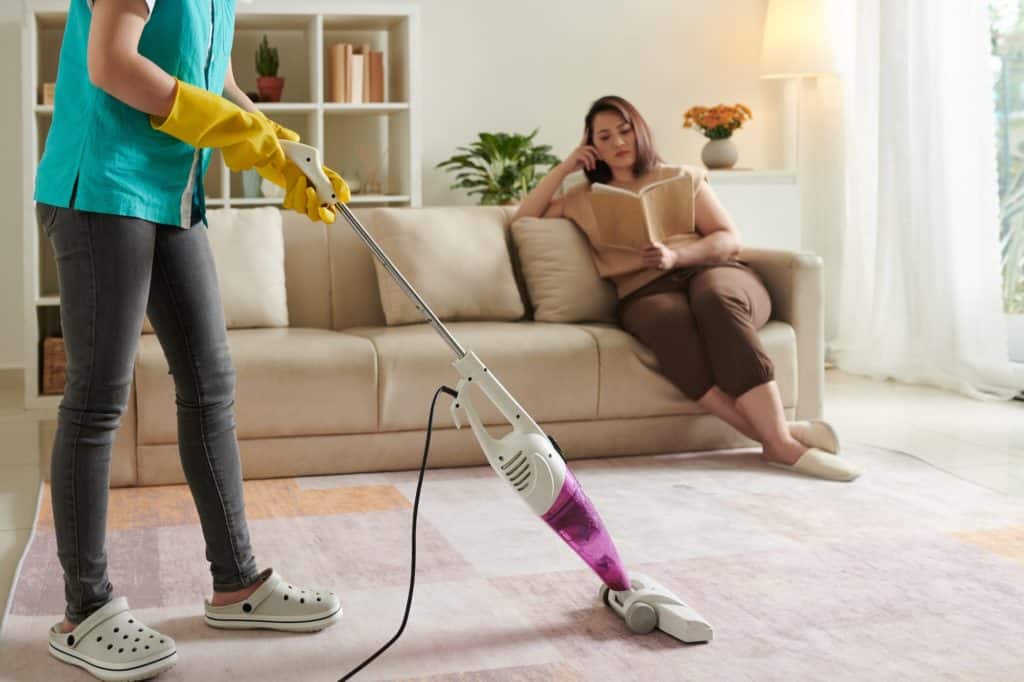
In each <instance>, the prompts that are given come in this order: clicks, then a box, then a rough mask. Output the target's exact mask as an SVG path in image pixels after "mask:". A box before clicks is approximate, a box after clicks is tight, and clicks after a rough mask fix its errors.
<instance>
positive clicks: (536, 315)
mask: <svg viewBox="0 0 1024 682" xmlns="http://www.w3.org/2000/svg"><path fill="white" fill-rule="evenodd" d="M512 240H513V242H514V243H515V249H516V254H517V255H518V260H519V266H520V268H521V269H522V272H523V278H524V280H525V281H526V289H527V291H528V293H529V299H530V303H531V305H532V306H533V319H535V320H537V321H539V322H566V323H568V322H615V304H616V302H617V300H618V298H617V296H616V293H615V285H614V284H612V283H611V282H610V281H609V280H606V279H603V278H602V277H601V276H600V275H598V274H597V268H596V267H595V265H594V259H593V256H592V255H591V249H590V243H589V242H588V241H587V237H586V235H584V234H583V232H582V231H581V230H580V229H579V228H578V227H576V225H575V224H574V223H573V222H572V221H569V220H566V219H564V218H521V219H519V220H517V221H516V222H515V223H514V224H513V225H512Z"/></svg>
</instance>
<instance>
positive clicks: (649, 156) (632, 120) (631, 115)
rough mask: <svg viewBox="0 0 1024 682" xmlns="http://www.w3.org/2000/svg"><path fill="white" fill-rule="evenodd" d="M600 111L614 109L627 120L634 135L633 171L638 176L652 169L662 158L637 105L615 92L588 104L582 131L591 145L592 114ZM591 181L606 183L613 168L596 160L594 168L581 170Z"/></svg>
mask: <svg viewBox="0 0 1024 682" xmlns="http://www.w3.org/2000/svg"><path fill="white" fill-rule="evenodd" d="M602 111H614V112H615V113H617V114H619V115H620V116H622V118H624V119H625V120H626V123H628V124H629V125H630V126H631V127H632V128H633V132H634V133H635V134H636V161H634V162H633V173H634V174H635V175H637V176H638V177H639V176H641V175H643V174H644V173H647V172H648V171H650V170H651V169H652V168H654V167H655V166H656V165H657V164H658V162H660V161H661V157H660V156H658V152H657V151H655V149H654V138H653V137H652V136H651V129H650V128H649V127H648V126H647V121H645V120H644V117H643V116H641V115H640V112H639V111H637V109H636V107H634V106H633V105H632V104H630V103H629V102H627V101H626V100H624V99H622V98H621V97H618V96H616V95H605V96H604V97H602V98H600V99H599V100H597V101H596V102H594V103H593V104H591V105H590V111H588V112H587V116H586V118H585V119H584V122H583V125H584V131H585V132H586V136H587V144H589V145H592V144H594V117H595V116H597V115H598V114H599V113H601V112H602ZM584 172H585V174H586V176H587V180H589V181H590V182H592V183H593V182H608V181H609V180H611V179H612V169H611V168H609V167H608V164H606V163H605V162H604V161H598V162H597V165H596V166H595V167H594V169H593V170H588V171H584Z"/></svg>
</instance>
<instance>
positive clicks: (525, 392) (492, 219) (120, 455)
mask: <svg viewBox="0 0 1024 682" xmlns="http://www.w3.org/2000/svg"><path fill="white" fill-rule="evenodd" d="M403 210H407V211H427V210H430V211H432V213H431V214H430V215H431V219H432V220H434V221H436V220H438V219H439V217H440V218H441V219H444V218H445V216H446V215H447V216H458V217H459V218H460V223H462V224H467V223H468V224H473V223H477V224H493V223H498V224H500V225H501V226H502V229H505V230H506V234H507V230H508V226H507V223H508V221H509V218H510V211H509V210H508V209H503V208H482V207H458V208H448V209H403ZM446 211H449V212H450V213H447V214H446V213H445V212H446ZM356 214H357V215H358V216H359V218H360V219H361V220H362V221H363V222H364V224H365V225H366V226H367V228H368V229H370V231H371V232H372V231H373V229H374V225H375V220H377V218H378V209H364V210H358V211H356ZM467 217H469V218H471V219H472V220H469V221H467V220H466V219H467ZM283 231H284V245H285V246H284V252H285V278H286V284H287V307H288V317H289V325H290V326H289V327H286V328H271V329H231V330H230V331H229V333H228V338H229V343H230V346H231V353H232V358H233V360H234V364H235V368H236V371H237V377H238V378H237V400H236V412H237V425H238V439H239V442H240V447H241V456H242V464H243V471H244V476H245V477H246V478H269V477H282V476H299V475H320V474H338V473H349V472H365V471H383V470H397V469H415V468H418V466H419V461H420V458H421V456H422V449H423V440H424V435H425V433H426V421H427V413H428V408H429V403H430V399H431V397H432V395H433V392H434V390H435V389H436V387H437V386H438V385H440V384H447V385H450V386H454V385H455V383H456V381H457V375H456V373H455V370H454V369H453V368H452V367H451V366H450V365H451V362H452V360H453V359H454V357H453V355H452V353H451V351H450V349H449V348H448V346H447V345H446V344H445V343H444V342H443V341H442V340H441V339H440V338H439V337H438V336H437V334H436V333H435V331H434V330H433V329H432V328H431V327H430V326H429V325H427V324H425V323H421V324H413V325H404V326H391V327H389V326H387V325H386V324H385V317H384V313H383V310H382V306H381V299H380V289H379V286H378V278H377V274H376V272H375V267H374V263H373V257H372V255H371V254H370V252H369V250H368V249H367V248H366V246H365V245H364V244H363V243H362V242H361V241H360V240H359V238H358V237H357V235H356V234H355V233H354V232H353V231H352V230H351V228H349V227H348V226H347V225H346V224H344V223H338V224H337V225H335V226H333V227H325V226H324V225H322V224H319V223H317V224H313V223H310V222H309V221H307V220H306V219H305V218H303V217H300V216H298V215H296V214H291V213H288V214H286V215H285V216H284V225H283ZM508 243H509V245H510V248H511V244H512V241H511V239H509V240H508ZM512 257H513V262H515V253H513V254H512ZM744 258H745V259H746V260H747V261H748V262H750V263H751V264H752V265H753V267H754V268H755V269H756V270H757V271H758V272H759V273H760V274H761V276H762V277H763V278H764V280H765V282H766V283H767V285H768V288H769V290H770V292H771V296H772V301H773V306H774V312H773V319H772V320H771V321H770V322H769V323H768V324H767V326H765V327H764V328H763V329H762V330H761V332H760V334H761V338H762V339H763V341H764V344H765V346H766V348H767V350H768V352H769V354H770V356H771V357H772V359H773V361H774V362H775V365H776V372H777V380H778V383H779V387H780V389H781V393H782V398H783V401H784V404H785V406H786V409H787V412H788V413H789V414H790V416H796V417H798V418H810V417H817V416H819V415H821V412H822V392H823V382H824V363H823V358H824V350H823V331H824V329H823V311H822V306H823V303H822V301H823V298H822V287H823V283H822V265H821V261H820V259H818V258H817V257H815V256H812V255H808V254H801V253H787V252H780V251H760V250H749V251H746V252H745V253H744ZM450 266H451V267H452V268H458V263H451V264H450ZM516 273H517V278H518V279H519V283H520V285H522V281H521V279H522V278H521V271H520V268H519V264H518V263H517V264H516ZM436 276H437V277H444V276H446V275H445V272H444V271H438V272H437V273H436ZM414 284H415V282H414ZM522 291H523V292H524V294H525V291H526V290H525V288H523V289H522ZM427 303H428V304H430V303H431V302H430V301H429V300H428V301H427ZM525 309H526V311H527V319H523V320H521V321H518V322H452V323H450V324H449V325H448V326H449V328H450V329H451V330H452V332H453V333H454V335H455V337H456V338H457V339H459V341H460V342H461V343H462V345H463V346H464V347H465V348H467V349H472V350H474V351H476V353H477V354H478V355H479V356H480V358H481V359H482V360H483V361H484V362H485V363H486V364H487V365H488V366H489V367H490V368H491V370H492V371H493V372H494V373H495V375H496V376H497V377H498V379H499V380H500V381H502V382H503V383H504V385H505V386H506V387H507V388H508V389H509V390H510V391H511V392H512V394H513V395H514V396H515V397H516V398H517V399H518V401H519V402H520V404H522V405H523V407H524V408H526V409H527V410H528V411H529V412H530V413H531V415H532V416H533V417H534V418H535V419H536V420H537V421H538V423H540V424H541V425H542V426H543V427H544V428H545V429H546V430H547V431H548V433H550V434H551V435H552V436H554V437H555V438H556V439H557V440H558V441H559V443H560V445H561V446H562V449H563V450H564V451H565V454H566V456H567V457H568V458H581V457H607V456H615V455H636V454H647V453H666V452H681V451H694V450H706V449H714V448H725V447H735V446H740V445H743V444H746V443H747V441H746V440H745V439H744V438H743V437H742V436H740V435H739V434H738V433H736V432H735V431H734V430H732V429H731V428H730V427H728V426H726V425H725V424H723V423H722V422H720V421H719V420H718V419H716V418H714V417H711V416H709V415H707V414H705V413H703V412H702V410H701V409H700V408H699V407H698V406H697V405H696V404H695V403H693V402H691V401H689V400H687V399H686V398H685V397H684V396H683V395H682V394H680V393H679V392H678V391H677V390H676V389H675V387H674V386H673V385H672V384H670V383H669V382H668V381H667V380H665V379H664V378H663V377H662V376H661V375H660V374H658V372H657V367H656V362H655V359H654V357H653V355H652V354H651V353H650V351H648V350H647V349H646V348H644V347H642V346H641V345H639V344H638V343H637V342H636V341H635V340H634V339H633V338H632V337H631V336H630V335H628V334H627V333H625V332H623V331H622V330H621V329H619V328H617V327H616V326H615V325H614V324H608V323H579V324H554V323H549V322H537V321H534V320H532V319H529V318H530V306H529V304H528V303H527V305H526V306H525ZM439 408H440V409H438V410H437V411H436V413H435V427H434V436H433V441H432V446H431V454H430V465H431V466H432V467H450V466H465V465H477V464H483V463H485V460H484V458H483V456H482V454H481V452H480V449H479V446H478V445H477V443H476V441H475V440H474V438H473V436H472V433H471V432H470V430H469V429H468V428H463V429H462V430H456V429H455V428H454V425H453V423H452V420H451V416H450V414H449V411H448V409H447V408H448V398H447V397H445V396H442V397H441V398H440V399H439ZM482 416H483V417H484V418H485V422H486V423H488V424H492V425H495V427H494V429H493V430H494V431H495V432H496V433H503V432H504V430H502V429H501V428H500V426H498V425H500V424H501V419H500V415H499V414H498V412H497V411H496V410H495V409H492V406H490V405H487V406H485V409H483V410H482ZM175 430H176V417H175V405H174V388H173V383H172V379H171V376H170V375H169V374H168V369H167V364H166V361H165V360H164V357H163V354H162V351H161V349H160V345H159V343H158V342H157V339H156V338H155V337H154V336H153V335H152V334H144V335H143V336H142V337H141V340H140V344H139V351H138V357H137V362H136V368H135V378H134V385H133V391H132V396H131V399H130V404H129V407H128V410H127V412H126V414H125V415H124V418H123V421H122V427H121V429H120V431H119V433H118V436H117V440H116V444H115V449H114V457H113V462H112V485H114V486H132V485H162V484H172V483H181V482H184V480H185V479H184V475H183V472H182V469H181V465H180V463H179V458H178V451H177V445H176V433H175Z"/></svg>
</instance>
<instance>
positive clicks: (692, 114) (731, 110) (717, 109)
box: [683, 104, 754, 140]
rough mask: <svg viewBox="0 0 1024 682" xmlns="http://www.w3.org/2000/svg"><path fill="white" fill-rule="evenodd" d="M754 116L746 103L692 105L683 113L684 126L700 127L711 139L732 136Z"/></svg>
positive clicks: (723, 138)
mask: <svg viewBox="0 0 1024 682" xmlns="http://www.w3.org/2000/svg"><path fill="white" fill-rule="evenodd" d="M753 117H754V115H753V113H751V111H750V109H749V108H748V107H747V106H746V105H744V104H737V105H735V106H728V105H726V104H719V105H717V106H714V107H691V108H690V110H689V111H687V112H686V113H685V114H683V127H684V128H694V127H696V128H700V130H701V132H702V133H703V134H704V136H705V137H707V138H708V139H709V140H725V139H728V138H730V137H732V131H734V130H738V129H739V128H742V127H743V124H744V123H745V122H747V121H749V120H750V119H752V118H753Z"/></svg>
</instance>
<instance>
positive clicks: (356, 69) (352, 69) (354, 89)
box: [348, 53, 365, 104]
mask: <svg viewBox="0 0 1024 682" xmlns="http://www.w3.org/2000/svg"><path fill="white" fill-rule="evenodd" d="M348 65H349V70H348V82H349V84H350V87H349V98H348V101H349V102H350V103H352V104H362V103H363V77H364V76H365V71H364V67H363V55H361V54H355V53H353V54H352V57H351V59H349V62H348Z"/></svg>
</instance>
